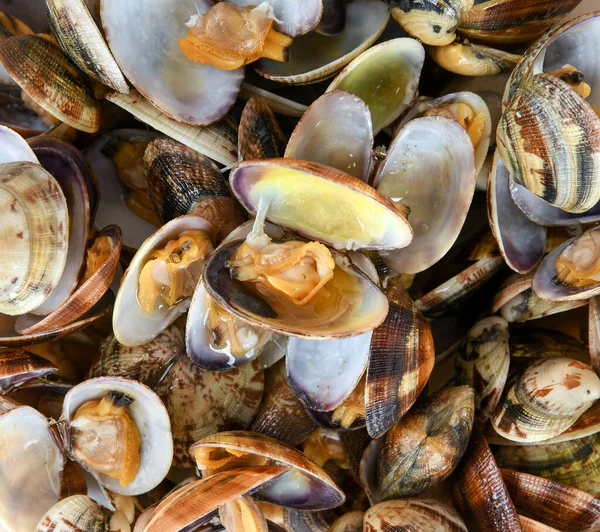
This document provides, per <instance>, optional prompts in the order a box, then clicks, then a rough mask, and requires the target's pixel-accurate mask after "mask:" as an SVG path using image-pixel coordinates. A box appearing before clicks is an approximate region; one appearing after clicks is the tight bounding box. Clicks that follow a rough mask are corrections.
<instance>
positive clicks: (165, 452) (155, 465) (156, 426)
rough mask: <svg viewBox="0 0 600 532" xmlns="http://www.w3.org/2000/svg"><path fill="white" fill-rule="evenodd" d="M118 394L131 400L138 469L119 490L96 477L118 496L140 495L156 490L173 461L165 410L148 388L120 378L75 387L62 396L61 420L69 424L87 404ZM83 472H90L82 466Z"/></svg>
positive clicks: (102, 477) (113, 483) (108, 479)
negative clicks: (137, 438) (137, 439)
mask: <svg viewBox="0 0 600 532" xmlns="http://www.w3.org/2000/svg"><path fill="white" fill-rule="evenodd" d="M110 391H113V392H120V393H124V394H126V395H128V396H129V397H131V398H132V399H133V402H132V403H131V404H130V405H129V412H130V414H131V417H132V419H133V421H134V422H135V424H136V425H137V427H138V430H139V431H140V436H141V439H142V445H141V448H140V468H139V470H138V473H137V475H136V476H135V478H134V479H133V480H132V482H131V483H130V484H129V485H127V486H125V487H124V486H121V484H120V483H119V481H118V480H117V479H115V478H112V477H109V476H106V475H103V474H97V473H96V476H97V478H98V480H99V482H101V484H102V485H103V486H104V487H105V488H107V489H109V490H110V491H113V492H115V493H119V494H121V495H139V494H141V493H146V492H147V491H150V490H151V489H153V488H155V487H156V486H157V485H158V484H160V482H162V480H163V479H164V478H165V477H166V476H167V473H168V472H169V469H170V468H171V461H172V459H173V438H172V435H171V422H170V420H169V414H168V413H167V409H166V408H165V406H164V405H163V403H162V401H161V400H160V399H159V397H158V395H156V394H155V393H154V392H153V391H152V390H151V389H150V388H148V387H146V386H144V385H143V384H141V383H139V382H136V381H133V380H130V379H124V378H121V377H99V378H97V379H89V380H87V381H85V382H83V383H81V384H78V385H77V386H75V387H74V388H72V389H71V390H69V392H68V393H67V395H65V400H64V403H63V417H64V419H65V422H66V423H67V428H68V424H69V423H70V421H71V418H72V417H73V416H74V415H75V412H76V411H77V409H78V408H79V407H80V406H81V405H82V404H83V403H85V402H86V401H91V400H93V399H99V398H101V397H104V396H105V395H106V394H107V393H108V392H110ZM82 466H84V467H85V468H86V469H88V470H90V468H89V467H88V466H87V465H86V464H82Z"/></svg>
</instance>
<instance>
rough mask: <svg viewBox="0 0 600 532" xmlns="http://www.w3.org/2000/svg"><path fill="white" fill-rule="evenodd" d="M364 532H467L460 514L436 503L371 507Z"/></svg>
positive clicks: (402, 502) (401, 501) (392, 503)
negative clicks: (410, 531) (408, 531)
mask: <svg viewBox="0 0 600 532" xmlns="http://www.w3.org/2000/svg"><path fill="white" fill-rule="evenodd" d="M363 530H364V532H397V531H399V530H415V531H427V532H467V527H466V526H465V523H464V522H463V520H462V518H461V517H460V515H458V512H457V511H456V510H455V509H454V508H452V507H451V506H448V505H447V504H444V503H443V502H440V501H436V500H434V499H399V500H395V501H386V502H381V503H379V504H376V505H375V506H371V508H369V509H368V510H367V511H366V512H365V518H364V528H363Z"/></svg>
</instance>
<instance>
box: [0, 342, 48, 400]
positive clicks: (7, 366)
mask: <svg viewBox="0 0 600 532" xmlns="http://www.w3.org/2000/svg"><path fill="white" fill-rule="evenodd" d="M57 369H58V368H57V367H56V366H55V365H54V364H52V363H51V362H49V361H48V360H46V359H45V358H42V357H39V356H37V355H34V354H33V353H28V352H27V351H23V350H22V349H14V350H6V351H5V350H1V351H0V392H2V393H6V392H7V391H9V390H10V389H11V388H12V387H14V386H18V385H19V384H21V383H23V382H26V381H28V380H30V379H35V378H37V377H43V376H44V375H48V374H50V373H52V372H54V371H56V370H57Z"/></svg>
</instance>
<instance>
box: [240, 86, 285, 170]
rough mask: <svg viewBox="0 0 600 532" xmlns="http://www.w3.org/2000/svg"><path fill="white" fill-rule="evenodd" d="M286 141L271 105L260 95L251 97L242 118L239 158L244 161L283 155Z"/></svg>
mask: <svg viewBox="0 0 600 532" xmlns="http://www.w3.org/2000/svg"><path fill="white" fill-rule="evenodd" d="M285 143H286V137H285V135H284V134H283V131H281V127H280V126H279V123H278V122H277V119H276V118H275V115H274V114H273V111H272V110H271V107H269V105H268V104H267V102H266V101H265V100H263V99H262V98H261V97H260V96H253V97H252V98H250V99H249V100H248V101H247V102H246V105H245V106H244V110H243V112H242V117H241V118H240V126H239V130H238V154H239V158H240V159H241V160H242V161H244V160H250V159H270V158H272V157H283V152H284V151H285Z"/></svg>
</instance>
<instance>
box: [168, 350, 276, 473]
mask: <svg viewBox="0 0 600 532" xmlns="http://www.w3.org/2000/svg"><path fill="white" fill-rule="evenodd" d="M263 388H264V375H263V369H262V367H261V364H260V361H259V359H255V360H253V361H252V362H251V363H249V364H246V365H245V366H242V367H240V368H236V369H232V370H230V371H206V370H203V369H201V368H200V367H199V366H197V365H196V364H194V363H193V362H191V361H190V359H189V358H188V357H186V356H181V357H180V358H179V359H177V361H176V362H175V364H174V365H173V367H172V368H171V369H170V371H169V373H167V375H166V377H165V378H164V379H163V380H162V381H161V383H160V384H159V385H158V386H157V387H156V393H157V394H158V395H159V397H160V398H161V399H162V401H163V403H164V404H165V406H166V408H167V411H168V412H169V417H170V419H171V431H172V433H173V451H174V455H173V465H174V466H175V467H192V466H193V464H194V459H193V458H192V457H191V456H190V455H189V454H188V449H189V448H190V445H192V444H193V443H194V442H195V441H197V440H199V439H200V438H204V437H207V436H210V435H211V434H215V433H217V432H220V431H222V430H231V429H245V428H246V427H247V426H248V425H249V424H250V422H251V421H252V419H253V418H254V416H255V414H256V412H257V410H258V407H259V405H260V400H261V397H262V394H263Z"/></svg>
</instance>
